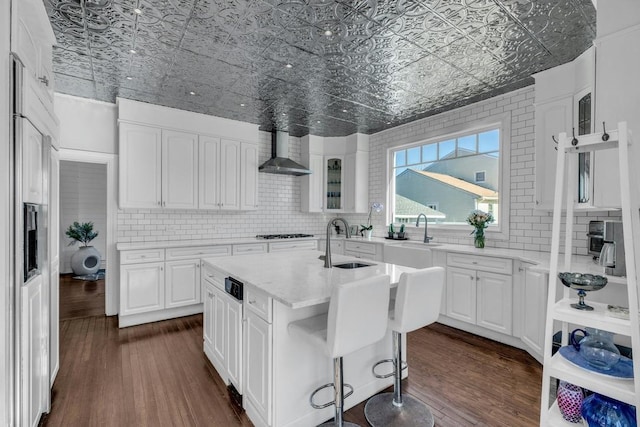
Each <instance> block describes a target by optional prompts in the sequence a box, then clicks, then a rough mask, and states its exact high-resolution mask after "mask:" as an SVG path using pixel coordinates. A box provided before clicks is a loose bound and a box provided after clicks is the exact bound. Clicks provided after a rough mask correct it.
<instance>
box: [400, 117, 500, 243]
mask: <svg viewBox="0 0 640 427" xmlns="http://www.w3.org/2000/svg"><path fill="white" fill-rule="evenodd" d="M492 119H493V120H488V121H485V122H484V123H477V122H476V123H470V124H466V125H465V127H464V128H460V126H457V127H456V128H455V129H454V128H449V129H444V130H441V131H440V132H439V134H433V132H432V133H431V135H427V136H426V137H425V138H424V139H422V140H420V141H418V142H414V143H411V144H406V145H401V146H397V147H393V148H390V149H389V161H388V162H389V176H390V180H389V182H390V188H389V198H390V200H389V201H388V203H389V206H390V213H391V218H390V221H391V222H393V223H415V222H416V219H417V217H418V215H419V214H420V213H425V214H426V216H427V218H428V221H429V227H432V226H434V227H435V228H436V229H438V228H442V229H452V230H456V229H457V230H460V231H462V230H464V231H466V232H467V233H468V230H469V225H468V224H467V221H466V219H467V217H468V215H469V213H470V212H471V211H472V210H474V209H480V210H482V211H485V212H491V213H492V214H493V216H494V218H495V222H494V223H493V224H491V226H490V229H489V230H488V231H489V232H494V233H495V232H498V233H505V236H506V235H507V234H508V230H507V227H508V205H509V200H508V197H502V195H503V194H504V195H508V194H509V178H510V177H509V171H508V168H509V153H510V150H509V141H510V133H511V132H510V126H509V125H510V120H509V115H501V116H499V117H493V118H492ZM505 238H506V237H505Z"/></svg>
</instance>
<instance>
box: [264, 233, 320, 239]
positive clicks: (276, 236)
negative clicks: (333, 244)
mask: <svg viewBox="0 0 640 427" xmlns="http://www.w3.org/2000/svg"><path fill="white" fill-rule="evenodd" d="M303 237H313V234H303V233H291V234H258V235H257V236H256V239H267V240H271V239H301V238H303Z"/></svg>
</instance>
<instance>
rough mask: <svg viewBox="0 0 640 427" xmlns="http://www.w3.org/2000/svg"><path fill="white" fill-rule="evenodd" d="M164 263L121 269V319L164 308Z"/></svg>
mask: <svg viewBox="0 0 640 427" xmlns="http://www.w3.org/2000/svg"><path fill="white" fill-rule="evenodd" d="M164 285H165V281H164V262H150V263H144V264H131V265H122V266H121V267H120V318H121V319H122V316H128V315H132V314H140V313H146V312H150V311H156V310H161V309H163V308H164V299H165V289H164Z"/></svg>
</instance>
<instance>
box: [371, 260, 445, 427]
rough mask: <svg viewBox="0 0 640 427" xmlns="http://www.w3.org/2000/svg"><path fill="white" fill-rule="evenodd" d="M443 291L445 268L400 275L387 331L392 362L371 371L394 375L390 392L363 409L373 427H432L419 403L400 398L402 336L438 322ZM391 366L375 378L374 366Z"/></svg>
mask: <svg viewBox="0 0 640 427" xmlns="http://www.w3.org/2000/svg"><path fill="white" fill-rule="evenodd" d="M443 288H444V269H443V268H442V267H431V268H425V269H422V270H418V271H415V272H412V273H402V275H401V276H400V283H399V284H398V292H397V294H396V299H395V302H393V301H392V307H390V310H389V328H390V329H391V330H392V331H393V352H394V358H393V359H386V360H381V361H380V362H378V363H376V364H375V365H374V366H373V368H372V371H373V375H375V376H376V377H377V378H388V377H390V376H392V375H393V376H394V377H395V378H394V379H395V381H394V384H393V393H381V394H378V395H375V396H373V397H372V398H370V399H369V400H368V401H367V404H366V405H365V407H364V415H365V417H366V418H367V421H368V422H369V424H371V425H372V426H373V427H378V426H381V427H382V426H384V427H395V426H412V427H413V426H426V427H433V425H434V419H433V414H432V413H431V411H430V410H429V407H428V406H427V405H426V404H424V403H423V402H421V401H420V400H418V399H416V398H414V397H412V396H410V395H406V396H402V383H401V380H402V370H403V369H405V368H406V364H403V362H402V334H403V333H406V332H411V331H415V330H416V329H420V328H422V327H424V326H427V325H430V324H431V323H433V322H435V321H436V320H438V316H439V314H440V303H441V301H442V292H443ZM388 362H391V363H393V366H394V371H393V372H392V373H390V374H386V375H378V374H376V372H375V370H376V367H377V366H378V365H380V364H382V363H388Z"/></svg>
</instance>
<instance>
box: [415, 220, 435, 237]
mask: <svg viewBox="0 0 640 427" xmlns="http://www.w3.org/2000/svg"><path fill="white" fill-rule="evenodd" d="M421 216H423V217H424V240H423V242H424V243H429V242H430V241H431V240H433V237H431V236H427V222H428V221H427V216H426V215H425V214H423V213H421V214H419V215H418V219H416V227H420V217H421Z"/></svg>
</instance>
